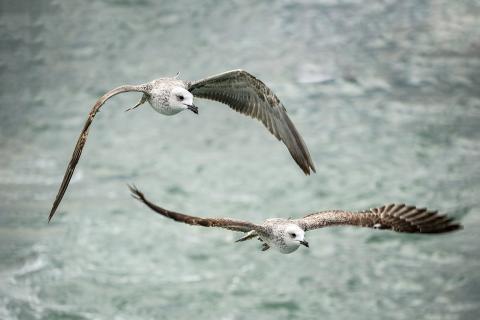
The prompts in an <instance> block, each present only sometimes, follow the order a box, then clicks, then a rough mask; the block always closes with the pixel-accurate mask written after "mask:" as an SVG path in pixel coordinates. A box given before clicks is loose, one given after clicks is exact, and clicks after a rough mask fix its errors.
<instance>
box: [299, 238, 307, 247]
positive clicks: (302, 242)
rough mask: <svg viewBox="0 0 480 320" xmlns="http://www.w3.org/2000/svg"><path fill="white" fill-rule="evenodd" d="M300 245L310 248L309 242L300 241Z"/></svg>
mask: <svg viewBox="0 0 480 320" xmlns="http://www.w3.org/2000/svg"><path fill="white" fill-rule="evenodd" d="M300 244H303V245H304V246H305V247H307V248H308V247H309V246H308V242H307V241H305V240H301V241H300Z"/></svg>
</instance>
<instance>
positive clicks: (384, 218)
mask: <svg viewBox="0 0 480 320" xmlns="http://www.w3.org/2000/svg"><path fill="white" fill-rule="evenodd" d="M129 187H130V190H131V192H132V196H133V197H134V198H135V199H137V200H139V201H141V202H143V203H144V204H146V205H147V206H148V207H149V208H150V209H152V210H153V211H155V212H157V213H159V214H161V215H163V216H165V217H167V218H170V219H173V220H175V221H178V222H183V223H186V224H190V225H198V226H203V227H218V228H224V229H228V230H232V231H238V232H244V233H245V235H244V236H243V237H242V238H240V239H238V240H237V241H236V242H239V241H245V240H249V239H253V238H258V240H260V241H261V242H262V243H263V244H262V251H265V250H268V249H269V248H271V247H274V248H276V249H277V250H279V251H280V252H281V253H292V252H293V251H295V250H297V249H298V247H300V245H303V246H305V247H307V248H308V247H309V245H308V242H307V241H306V240H305V232H306V231H309V230H313V229H319V228H323V227H330V226H337V225H349V226H358V227H368V228H374V229H385V230H392V231H396V232H406V233H430V234H431V233H446V232H451V231H455V230H459V229H461V228H462V226H461V225H460V224H459V223H456V222H454V220H453V218H450V217H448V216H446V215H440V214H438V213H437V211H428V210H427V209H426V208H417V207H415V206H407V205H405V204H389V205H385V206H383V207H379V208H373V209H369V210H365V211H358V212H350V211H343V210H331V211H323V212H316V213H312V214H309V215H306V216H305V217H303V218H300V219H281V218H274V219H267V220H265V221H264V222H263V223H262V224H260V225H258V224H254V223H251V222H248V221H242V220H236V219H231V218H201V217H194V216H189V215H186V214H182V213H178V212H173V211H170V210H166V209H164V208H162V207H159V206H157V205H155V204H154V203H152V202H150V201H149V200H147V198H145V196H144V194H143V193H142V192H141V191H139V190H138V189H137V188H136V187H134V186H129Z"/></svg>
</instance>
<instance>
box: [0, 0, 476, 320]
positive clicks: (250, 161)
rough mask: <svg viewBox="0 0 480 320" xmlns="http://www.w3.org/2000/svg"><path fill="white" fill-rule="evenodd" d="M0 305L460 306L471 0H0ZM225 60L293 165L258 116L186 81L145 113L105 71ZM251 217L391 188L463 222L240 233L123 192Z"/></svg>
mask: <svg viewBox="0 0 480 320" xmlns="http://www.w3.org/2000/svg"><path fill="white" fill-rule="evenodd" d="M0 12H1V13H0V81H1V86H0V90H1V91H0V93H1V102H0V154H1V156H0V319H6V320H7V319H118V320H121V319H232V320H233V319H283V318H287V317H288V318H289V319H319V318H322V319H478V318H479V315H480V303H479V301H480V259H479V258H480V251H479V244H480V238H479V235H480V218H479V213H480V211H479V210H480V197H479V192H480V165H479V163H480V162H479V160H480V19H479V16H480V4H479V2H478V1H476V0H464V1H448V0H443V1H442V0H440V1H434V0H427V1H414V0H406V1H395V0H382V1H380V0H378V1H373V0H372V1H359V0H323V1H313V0H312V1H309V0H297V1H265V2H260V1H253V0H252V1H231V2H222V1H191V2H186V1H168V2H167V1H153V0H142V1H134V0H132V1H129V0H103V1H83V2H69V3H67V2H66V1H33V0H32V1H27V0H22V1H5V0H2V1H0ZM235 68H242V69H245V70H248V71H249V72H251V73H253V74H254V75H255V76H257V77H258V78H260V79H262V80H263V81H264V82H265V83H266V84H267V85H269V86H270V87H271V88H272V89H273V90H274V91H275V92H276V93H277V95H278V97H279V98H280V99H281V100H282V102H283V103H284V104H285V106H286V107H287V109H288V112H289V114H290V117H291V118H292V120H293V122H294V123H295V124H296V126H297V128H298V129H299V131H300V132H301V133H302V135H303V137H304V139H305V141H306V144H307V145H308V147H309V149H310V151H311V153H312V157H313V159H314V161H315V163H316V167H317V173H316V174H314V175H312V176H309V177H306V176H304V175H303V174H302V172H301V170H300V169H299V168H298V167H297V166H296V164H295V163H294V162H293V160H292V159H291V157H290V155H289V154H288V152H287V151H286V148H285V147H284V146H283V144H281V143H279V142H278V141H276V139H275V138H274V137H273V136H271V135H270V134H269V133H268V132H267V130H266V129H265V128H264V127H263V126H262V125H261V124H260V123H259V122H256V121H253V120H251V119H250V118H247V117H244V116H241V115H239V114H237V113H235V112H233V111H231V110H230V109H229V108H228V107H226V106H224V105H221V104H219V103H215V102H212V101H207V100H197V101H196V104H197V105H198V106H199V108H200V114H199V115H198V116H196V115H195V114H193V113H191V112H185V113H181V114H179V115H177V116H175V117H165V116H161V115H159V114H157V113H155V112H154V111H153V110H152V109H151V108H150V107H149V106H148V105H147V104H145V105H144V106H142V107H141V108H139V109H137V110H136V111H135V112H128V113H125V112H123V110H125V109H126V108H127V107H130V106H132V105H133V104H135V103H136V102H137V101H138V99H139V97H140V95H139V94H135V93H129V94H124V95H120V96H116V97H115V98H113V99H111V100H110V101H108V103H107V104H106V105H105V106H104V108H103V109H102V111H101V112H100V113H99V114H98V115H97V117H96V118H95V122H94V123H93V127H92V128H91V131H90V137H89V141H88V143H87V146H86V148H85V150H84V153H83V157H82V159H81V161H80V163H79V165H78V167H77V170H76V173H75V175H74V177H73V180H72V183H71V185H70V188H69V189H68V191H67V193H66V195H65V197H64V200H63V202H62V203H61V205H60V208H59V211H58V213H57V215H56V216H55V218H54V219H53V221H52V223H50V224H47V216H48V213H49V210H50V208H51V205H52V202H53V199H54V197H55V195H56V193H57V190H58V187H59V184H60V182H61V179H62V177H63V174H64V171H65V168H66V165H67V162H68V161H69V159H70V156H71V152H72V150H73V147H74V144H75V141H76V139H77V137H78V135H79V133H80V130H81V128H82V126H83V123H84V121H85V119H86V116H87V114H88V112H89V110H90V108H91V107H92V105H93V103H94V102H95V101H96V99H97V98H98V97H99V96H100V95H102V94H103V93H105V92H106V91H108V90H110V89H112V88H114V87H116V86H119V85H122V84H127V83H128V84H137V83H144V82H147V81H150V80H152V79H155V78H159V77H164V76H173V75H175V74H176V73H177V72H180V78H181V79H186V80H195V79H199V78H202V77H206V76H209V75H212V74H216V73H220V72H223V71H226V70H230V69H235ZM127 183H135V184H136V185H137V186H138V187H139V188H140V189H141V190H142V191H144V192H145V194H146V195H147V197H149V198H150V199H152V200H153V201H154V202H157V203H158V204H161V205H163V206H165V207H166V208H169V209H172V210H179V211H184V212H187V213H191V214H196V215H202V216H230V217H234V218H238V219H248V220H251V221H254V222H261V221H263V220H264V219H266V218H269V217H299V216H302V215H304V214H307V213H311V212H315V211H320V210H327V209H365V208H369V207H374V206H379V205H382V204H385V203H390V202H405V203H408V204H415V205H417V206H426V207H428V208H431V209H434V210H439V211H441V212H443V213H448V214H450V215H452V216H453V217H456V218H457V219H459V220H460V221H461V222H462V224H464V226H465V229H464V230H462V231H461V232H457V233H453V234H448V235H440V236H418V235H417V236H416V235H405V234H395V233H392V232H382V231H373V230H367V229H355V228H350V227H343V228H340V227H339V228H328V229H322V230H318V231H316V232H312V233H308V234H307V237H308V240H309V242H310V249H306V248H303V247H302V248H300V249H299V250H298V251H297V252H295V253H294V254H291V255H282V254H280V253H278V252H275V251H273V250H269V251H267V252H261V251H260V243H259V242H258V241H249V242H245V243H234V240H235V239H237V237H239V236H240V234H234V233H232V232H229V231H225V230H213V229H211V230H209V229H205V228H195V227H190V226H186V225H182V224H178V223H175V222H172V221H169V220H167V219H164V218H161V217H159V216H156V215H154V214H152V212H151V211H149V210H148V209H147V208H146V207H144V206H142V205H140V204H139V203H137V202H136V201H135V200H133V199H132V198H131V197H130V195H129V191H128V189H127V186H126V185H127Z"/></svg>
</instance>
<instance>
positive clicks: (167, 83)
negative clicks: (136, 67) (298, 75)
mask: <svg viewBox="0 0 480 320" xmlns="http://www.w3.org/2000/svg"><path fill="white" fill-rule="evenodd" d="M131 91H134V92H141V93H143V95H142V97H141V99H140V101H139V102H138V103H137V104H136V105H135V106H133V107H132V108H129V109H127V111H128V110H132V109H135V108H137V107H139V106H140V105H142V104H143V103H145V102H147V101H148V103H149V104H150V105H151V106H152V108H153V109H154V110H155V111H157V112H159V113H161V114H164V115H174V114H177V113H179V112H181V111H184V110H190V111H192V112H194V113H196V114H198V108H197V107H196V106H195V105H194V104H193V98H194V97H198V98H205V99H210V100H215V101H218V102H221V103H224V104H226V105H228V106H229V107H230V108H232V109H234V110H235V111H238V112H240V113H243V114H245V115H248V116H251V117H252V118H255V119H258V120H259V121H261V122H262V123H263V124H264V126H265V127H266V128H267V129H268V130H269V131H270V132H271V133H272V134H273V135H274V136H275V137H276V138H277V139H278V140H280V141H282V142H283V143H284V144H285V146H286V147H287V149H288V151H289V152H290V154H291V156H292V158H293V159H294V160H295V162H296V163H297V164H298V166H299V167H300V168H301V169H302V171H303V172H304V173H305V174H306V175H309V174H310V173H311V172H315V166H314V164H313V161H312V158H311V157H310V153H309V152H308V149H307V146H306V145H305V142H304V141H303V139H302V137H301V136H300V134H299V133H298V131H297V129H296V128H295V126H294V125H293V122H292V121H291V120H290V118H289V117H288V115H287V110H286V109H285V107H284V106H283V104H282V103H281V102H280V100H279V99H278V98H277V96H276V95H275V94H274V93H273V91H272V90H270V89H269V88H268V87H267V86H266V85H265V84H264V83H263V82H262V81H260V80H258V79H257V78H255V77H254V76H252V75H251V74H250V73H248V72H246V71H243V70H232V71H227V72H224V73H221V74H218V75H214V76H211V77H208V78H205V79H201V80H198V81H183V80H179V79H177V77H173V78H161V79H157V80H153V81H151V82H148V83H145V84H140V85H124V86H120V87H118V88H115V89H112V90H110V91H108V92H107V93H105V94H104V95H103V96H101V97H100V98H99V99H98V100H97V102H96V103H95V105H94V106H93V108H92V110H91V111H90V113H89V114H88V118H87V121H86V122H85V124H84V126H83V129H82V132H81V133H80V137H79V138H78V141H77V144H76V145H75V149H74V151H73V154H72V158H71V159H70V162H69V164H68V167H67V170H66V172H65V175H64V177H63V181H62V183H61V185H60V189H59V190H58V194H57V196H56V198H55V201H54V203H53V206H52V209H51V211H50V214H49V216H48V221H49V222H50V220H51V219H52V217H53V215H54V214H55V211H56V210H57V208H58V205H59V204H60V202H61V201H62V198H63V195H64V194H65V191H66V190H67V187H68V184H69V182H70V180H71V178H72V175H73V172H74V170H75V167H76V165H77V163H78V161H79V159H80V155H81V154H82V150H83V147H84V146H85V142H86V141H87V136H88V131H89V129H90V125H91V124H92V121H93V118H95V115H96V114H97V112H98V111H99V110H100V108H101V107H102V106H103V104H104V103H105V102H106V101H107V100H108V99H110V98H111V97H113V96H115V95H117V94H120V93H124V92H131Z"/></svg>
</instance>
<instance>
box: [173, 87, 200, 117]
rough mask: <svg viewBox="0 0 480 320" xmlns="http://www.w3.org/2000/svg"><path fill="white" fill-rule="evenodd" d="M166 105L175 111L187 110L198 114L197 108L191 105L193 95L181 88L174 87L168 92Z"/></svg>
mask: <svg viewBox="0 0 480 320" xmlns="http://www.w3.org/2000/svg"><path fill="white" fill-rule="evenodd" d="M168 104H169V106H170V107H171V108H173V109H176V110H182V109H183V110H186V109H189V110H190V111H192V112H194V113H198V108H197V107H196V106H195V105H194V104H193V95H192V94H191V93H190V92H189V91H188V90H186V89H184V88H182V87H174V88H173V89H172V90H171V91H170V97H169V98H168Z"/></svg>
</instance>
